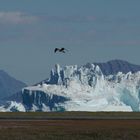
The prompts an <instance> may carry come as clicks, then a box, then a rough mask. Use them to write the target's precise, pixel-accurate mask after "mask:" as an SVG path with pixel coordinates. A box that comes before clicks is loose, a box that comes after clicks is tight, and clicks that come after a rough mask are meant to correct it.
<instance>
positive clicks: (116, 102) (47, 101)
mask: <svg viewBox="0 0 140 140" xmlns="http://www.w3.org/2000/svg"><path fill="white" fill-rule="evenodd" d="M22 98H23V99H22V104H23V106H24V108H22V109H23V111H25V110H26V111H33V112H34V111H44V112H45V111H46V112H49V111H130V112H131V111H140V72H139V71H138V72H135V73H132V72H131V71H130V72H127V73H122V72H118V73H117V74H110V75H105V74H103V72H102V70H101V68H100V67H99V66H98V65H95V64H93V63H87V64H86V65H83V66H80V67H78V66H77V65H71V66H64V67H61V66H60V65H59V64H56V65H55V68H54V69H52V70H51V73H50V78H48V79H47V80H44V81H42V82H40V83H38V84H37V85H34V86H29V87H26V88H23V89H22ZM20 111H21V110H20Z"/></svg>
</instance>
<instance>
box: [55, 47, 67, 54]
mask: <svg viewBox="0 0 140 140" xmlns="http://www.w3.org/2000/svg"><path fill="white" fill-rule="evenodd" d="M57 51H58V52H62V53H65V52H66V51H68V50H67V49H65V48H60V49H59V48H55V49H54V52H55V53H56V52H57Z"/></svg>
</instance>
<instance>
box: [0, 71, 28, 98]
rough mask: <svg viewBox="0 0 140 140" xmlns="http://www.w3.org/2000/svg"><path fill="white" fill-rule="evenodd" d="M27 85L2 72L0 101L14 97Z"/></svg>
mask: <svg viewBox="0 0 140 140" xmlns="http://www.w3.org/2000/svg"><path fill="white" fill-rule="evenodd" d="M26 86H27V85H26V84H25V83H23V82H21V81H19V80H16V79H15V78H13V77H11V76H10V75H9V74H7V73H6V72H5V71H3V70H0V100H3V99H4V98H7V97H8V96H12V95H13V94H15V93H17V92H18V91H20V90H21V89H22V88H23V87H26Z"/></svg>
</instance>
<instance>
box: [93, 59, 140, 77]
mask: <svg viewBox="0 0 140 140" xmlns="http://www.w3.org/2000/svg"><path fill="white" fill-rule="evenodd" d="M94 65H98V66H99V67H100V69H101V71H102V72H103V74H104V75H111V74H117V73H118V72H122V73H125V74H126V73H128V72H130V71H131V72H132V73H135V72H138V71H140V66H139V65H134V64H131V63H129V62H127V61H123V60H111V61H108V62H106V63H94Z"/></svg>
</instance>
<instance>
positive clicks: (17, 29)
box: [0, 0, 140, 85]
mask: <svg viewBox="0 0 140 140" xmlns="http://www.w3.org/2000/svg"><path fill="white" fill-rule="evenodd" d="M139 6H140V1H139V0H40V1H39V0H0V69H2V70H4V71H6V72H8V73H9V74H10V75H12V76H13V77H15V78H16V79H18V80H21V81H23V82H25V83H26V84H28V85H32V84H35V83H38V82H39V81H41V80H44V79H46V78H48V77H49V74H50V70H51V69H52V68H53V67H54V65H55V64H60V65H62V66H65V65H75V64H77V65H79V66H80V65H83V64H86V63H87V62H106V61H109V60H112V59H122V60H126V61H129V62H131V63H134V64H140V61H139V60H140V55H139V53H140V14H139V13H140V8H139ZM56 47H57V48H61V47H64V48H67V49H68V50H69V52H67V53H66V54H60V53H57V54H54V48H56Z"/></svg>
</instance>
